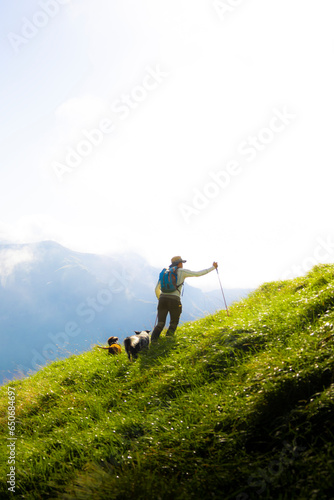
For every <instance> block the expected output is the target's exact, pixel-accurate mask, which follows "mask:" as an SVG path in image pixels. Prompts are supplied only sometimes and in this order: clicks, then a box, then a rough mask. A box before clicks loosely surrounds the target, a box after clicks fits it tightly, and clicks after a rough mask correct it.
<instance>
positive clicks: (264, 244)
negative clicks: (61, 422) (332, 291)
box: [0, 0, 334, 289]
mask: <svg viewBox="0 0 334 500" xmlns="http://www.w3.org/2000/svg"><path fill="white" fill-rule="evenodd" d="M333 15H334V4H333V1H332V0H322V2H318V3H316V2H314V1H313V0H294V1H293V2H291V0H281V1H280V2H277V1H273V0H220V1H218V0H216V1H214V0H201V1H200V0H169V1H168V2H166V1H162V0H114V1H113V2H110V0H96V1H94V2H92V1H91V0H38V1H34V0H20V1H18V2H1V4H0V18H1V35H2V42H1V46H0V63H1V68H2V71H1V89H0V92H1V93H0V100H1V118H2V120H1V128H0V141H1V185H0V210H1V211H0V241H2V242H4V241H6V242H33V241H39V240H44V239H53V240H55V241H58V242H59V243H61V244H63V245H65V246H68V247H69V248H72V249H74V250H79V251H87V252H96V253H114V252H132V251H134V252H137V253H140V254H141V255H143V256H144V257H145V258H147V260H148V261H149V263H150V264H152V265H154V266H157V267H159V268H161V267H164V266H165V265H168V264H169V262H170V258H171V257H172V256H173V255H178V254H181V255H182V257H183V258H185V259H187V261H188V262H187V264H186V267H189V268H190V269H193V270H199V269H203V268H206V267H209V266H210V265H211V264H212V262H213V260H216V261H218V264H219V266H220V267H219V269H220V275H221V279H222V282H223V285H224V286H226V287H253V286H257V285H259V284H261V283H262V282H264V281H271V280H276V279H281V278H282V277H293V276H295V275H301V274H304V273H305V272H306V271H307V270H308V269H309V268H310V267H312V265H314V264H315V263H318V262H334V231H333V194H332V191H333V187H332V184H333V182H332V181H333V176H334V174H333V146H332V144H333V140H332V135H333V116H334V100H333V88H334V81H333V80H334V73H333V55H334V54H333V50H334V43H333V42H334V31H333ZM191 284H193V285H197V286H204V287H206V288H207V289H208V288H210V287H211V288H216V287H217V285H218V282H217V280H216V279H215V278H214V277H213V276H212V275H208V276H207V277H203V278H201V280H198V281H197V280H196V283H195V281H194V282H192V283H191Z"/></svg>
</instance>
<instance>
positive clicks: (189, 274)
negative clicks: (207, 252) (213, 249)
mask: <svg viewBox="0 0 334 500" xmlns="http://www.w3.org/2000/svg"><path fill="white" fill-rule="evenodd" d="M214 264H216V262H214ZM214 269H216V266H214V265H213V266H211V267H209V268H208V269H203V270H202V271H190V270H189V269H181V273H182V275H183V278H191V277H192V276H204V275H205V274H208V273H211V271H214Z"/></svg>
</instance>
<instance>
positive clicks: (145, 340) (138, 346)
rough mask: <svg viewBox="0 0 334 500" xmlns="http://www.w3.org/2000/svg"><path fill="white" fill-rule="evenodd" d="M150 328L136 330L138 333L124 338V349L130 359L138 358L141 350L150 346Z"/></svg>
mask: <svg viewBox="0 0 334 500" xmlns="http://www.w3.org/2000/svg"><path fill="white" fill-rule="evenodd" d="M149 333H150V330H143V331H142V332H135V334H136V335H131V336H130V337H126V338H125V339H124V349H125V352H126V353H127V355H128V358H129V361H132V360H133V359H136V358H137V356H138V353H139V351H141V350H142V349H144V348H145V347H148V346H149V344H150V336H149Z"/></svg>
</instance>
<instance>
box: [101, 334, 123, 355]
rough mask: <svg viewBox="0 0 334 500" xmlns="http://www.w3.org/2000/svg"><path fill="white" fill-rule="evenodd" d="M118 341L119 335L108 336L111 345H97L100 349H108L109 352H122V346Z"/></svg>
mask: <svg viewBox="0 0 334 500" xmlns="http://www.w3.org/2000/svg"><path fill="white" fill-rule="evenodd" d="M117 342H118V337H109V338H108V344H109V347H102V346H100V345H98V346H97V347H99V348H100V349H108V352H109V354H121V352H122V348H121V346H120V345H119V344H117Z"/></svg>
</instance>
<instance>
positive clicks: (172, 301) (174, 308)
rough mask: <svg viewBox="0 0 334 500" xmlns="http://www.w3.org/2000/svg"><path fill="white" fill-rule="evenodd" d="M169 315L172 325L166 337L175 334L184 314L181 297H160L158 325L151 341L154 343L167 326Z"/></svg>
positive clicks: (170, 324)
mask: <svg viewBox="0 0 334 500" xmlns="http://www.w3.org/2000/svg"><path fill="white" fill-rule="evenodd" d="M168 313H169V315H170V323H169V328H168V330H167V333H166V336H167V335H168V336H171V335H174V333H175V330H176V328H177V325H178V324H179V320H180V316H181V313H182V304H181V300H180V299H179V297H173V298H172V297H166V295H161V296H160V298H159V302H158V323H157V326H156V327H155V328H154V330H153V332H152V335H151V341H153V342H154V341H155V340H158V338H159V335H160V333H161V332H162V330H163V328H164V326H165V323H166V318H167V314H168Z"/></svg>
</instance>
